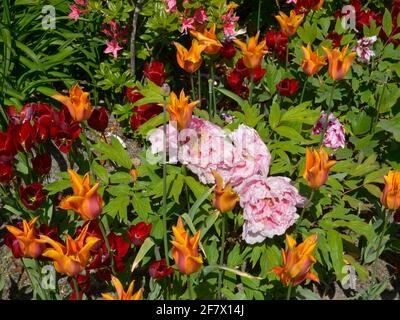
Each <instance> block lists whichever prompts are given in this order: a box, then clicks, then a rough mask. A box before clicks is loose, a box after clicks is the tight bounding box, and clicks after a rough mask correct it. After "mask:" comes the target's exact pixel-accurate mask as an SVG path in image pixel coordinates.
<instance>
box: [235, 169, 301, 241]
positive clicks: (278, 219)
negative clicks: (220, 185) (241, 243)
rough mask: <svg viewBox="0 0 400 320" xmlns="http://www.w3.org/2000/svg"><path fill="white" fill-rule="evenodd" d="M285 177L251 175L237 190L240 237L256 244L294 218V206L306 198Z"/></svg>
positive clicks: (291, 222) (280, 231) (279, 231)
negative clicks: (241, 228)
mask: <svg viewBox="0 0 400 320" xmlns="http://www.w3.org/2000/svg"><path fill="white" fill-rule="evenodd" d="M290 182H291V181H290V179H289V178H286V177H268V178H267V177H263V176H253V177H251V178H249V179H247V180H245V181H244V182H243V184H242V186H241V188H240V190H239V196H240V206H241V207H242V208H243V209H244V211H243V216H244V220H245V222H244V225H243V235H242V236H243V239H244V240H245V241H246V242H247V243H249V244H253V243H258V242H262V241H264V240H265V239H266V238H272V237H274V236H276V235H282V234H284V233H285V232H286V230H287V229H288V228H289V227H290V226H292V225H293V224H294V223H295V222H296V220H297V219H298V217H299V216H298V214H297V209H296V207H301V206H303V205H304V203H305V201H306V199H305V198H303V197H302V196H301V195H300V194H299V192H298V190H297V189H296V188H295V187H294V186H292V185H291V183H290Z"/></svg>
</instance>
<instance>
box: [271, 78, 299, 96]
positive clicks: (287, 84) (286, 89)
mask: <svg viewBox="0 0 400 320" xmlns="http://www.w3.org/2000/svg"><path fill="white" fill-rule="evenodd" d="M299 85H300V81H299V80H296V79H288V78H286V79H283V80H281V81H280V82H279V83H278V84H277V85H276V89H277V90H278V92H279V94H280V95H281V96H285V97H291V96H293V95H294V94H295V93H296V92H297V91H298V90H299Z"/></svg>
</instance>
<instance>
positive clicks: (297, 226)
mask: <svg viewBox="0 0 400 320" xmlns="http://www.w3.org/2000/svg"><path fill="white" fill-rule="evenodd" d="M314 195H315V189H312V191H311V194H310V198H308V200H307V201H306V203H305V204H304V207H303V209H302V210H301V213H300V217H299V220H297V223H296V227H295V229H294V231H293V233H294V234H296V232H297V230H298V229H299V226H300V223H301V221H302V220H303V216H304V213H305V212H306V209H307V207H308V205H309V204H310V203H311V201H312V200H313V198H314Z"/></svg>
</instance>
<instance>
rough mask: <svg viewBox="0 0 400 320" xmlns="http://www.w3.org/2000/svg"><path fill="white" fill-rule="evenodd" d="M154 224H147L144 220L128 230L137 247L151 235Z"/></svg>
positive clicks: (130, 238)
mask: <svg viewBox="0 0 400 320" xmlns="http://www.w3.org/2000/svg"><path fill="white" fill-rule="evenodd" d="M151 227H152V224H151V223H150V224H146V223H144V222H139V223H138V224H136V225H133V226H131V227H130V228H129V230H128V238H129V240H130V241H131V242H132V243H133V244H134V245H135V246H137V247H140V246H141V245H142V244H143V242H144V240H146V238H147V237H148V236H149V235H150V231H151Z"/></svg>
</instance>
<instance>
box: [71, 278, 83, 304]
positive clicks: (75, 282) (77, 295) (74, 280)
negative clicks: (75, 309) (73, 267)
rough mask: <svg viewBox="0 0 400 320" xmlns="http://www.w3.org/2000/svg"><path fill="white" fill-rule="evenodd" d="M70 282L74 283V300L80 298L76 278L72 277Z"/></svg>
mask: <svg viewBox="0 0 400 320" xmlns="http://www.w3.org/2000/svg"><path fill="white" fill-rule="evenodd" d="M72 282H73V283H74V289H75V295H76V300H81V296H80V295H79V287H78V281H77V280H76V277H73V278H72Z"/></svg>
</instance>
